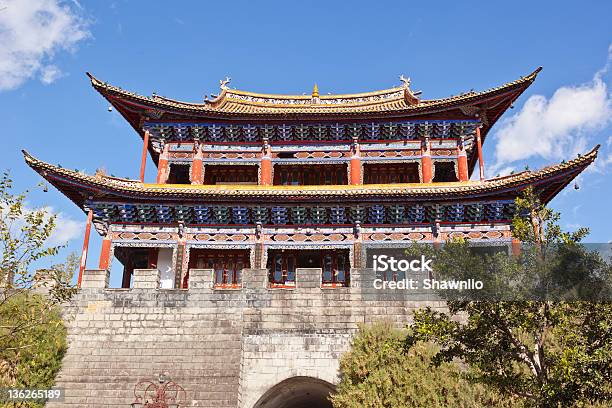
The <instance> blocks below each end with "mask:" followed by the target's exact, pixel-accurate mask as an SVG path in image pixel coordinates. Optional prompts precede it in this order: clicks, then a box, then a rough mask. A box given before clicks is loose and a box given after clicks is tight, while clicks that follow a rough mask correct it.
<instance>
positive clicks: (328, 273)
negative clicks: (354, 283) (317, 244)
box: [321, 251, 348, 286]
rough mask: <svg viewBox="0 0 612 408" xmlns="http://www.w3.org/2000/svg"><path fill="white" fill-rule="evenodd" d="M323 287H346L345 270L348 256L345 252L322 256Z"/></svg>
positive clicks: (331, 252)
mask: <svg viewBox="0 0 612 408" xmlns="http://www.w3.org/2000/svg"><path fill="white" fill-rule="evenodd" d="M322 258H323V260H322V264H323V265H322V266H323V267H322V273H323V276H322V280H321V281H322V284H323V286H347V283H348V282H347V279H346V275H347V273H346V270H347V265H348V254H346V251H329V252H327V251H326V252H323V254H322Z"/></svg>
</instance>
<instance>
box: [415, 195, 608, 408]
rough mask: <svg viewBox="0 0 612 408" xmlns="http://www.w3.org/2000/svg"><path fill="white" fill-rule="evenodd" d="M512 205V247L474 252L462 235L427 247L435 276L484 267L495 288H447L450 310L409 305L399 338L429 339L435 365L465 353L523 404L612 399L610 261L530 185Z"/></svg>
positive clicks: (474, 368)
mask: <svg viewBox="0 0 612 408" xmlns="http://www.w3.org/2000/svg"><path fill="white" fill-rule="evenodd" d="M516 204H517V214H518V215H517V217H516V218H515V220H514V223H513V233H514V235H515V236H516V237H517V238H519V239H520V240H521V241H522V242H523V243H524V244H525V245H524V246H523V249H522V251H521V254H520V255H519V256H511V257H509V256H506V255H502V254H499V253H498V254H494V255H488V256H484V257H480V256H476V255H474V253H473V252H472V251H471V249H470V246H469V243H467V242H449V243H447V244H446V245H444V246H443V247H442V248H441V249H439V250H436V251H433V252H434V253H432V257H433V258H434V260H433V265H434V271H435V273H436V274H438V275H439V276H442V277H449V276H452V277H459V278H465V277H469V276H474V277H485V276H489V280H488V281H487V283H489V284H490V285H489V286H491V287H492V288H493V289H492V291H491V292H489V293H487V294H486V296H485V300H483V299H474V297H475V296H474V297H471V295H473V293H470V292H469V291H468V292H464V293H460V292H458V293H451V294H447V296H446V298H447V300H448V312H438V311H433V310H431V309H425V310H419V311H417V312H415V314H414V323H413V324H412V325H411V328H410V329H411V333H410V335H409V336H408V338H407V341H406V345H407V346H408V347H411V346H413V345H414V344H417V342H419V341H432V342H435V343H436V344H437V345H438V346H439V347H440V350H439V352H438V353H436V355H435V356H434V357H433V362H434V363H435V364H442V363H443V362H448V361H453V360H460V361H463V362H464V363H465V364H467V365H468V366H469V367H470V373H471V378H472V379H473V380H475V381H477V382H479V383H481V384H485V385H487V386H490V387H492V388H493V389H496V390H497V391H499V392H501V393H503V394H507V395H512V396H517V397H520V398H521V401H522V404H523V405H525V406H538V407H561V406H562V407H566V406H586V404H591V403H607V402H609V401H612V303H610V302H609V299H610V290H609V288H610V270H611V267H610V263H609V262H606V261H605V260H604V259H602V258H601V257H600V256H599V254H597V253H594V252H589V251H588V250H587V249H586V248H584V247H583V246H582V245H580V244H579V242H580V240H581V239H582V238H583V237H584V236H585V235H586V234H587V233H588V231H587V230H586V229H580V230H578V231H577V232H575V233H567V232H563V231H562V230H561V228H560V227H559V225H558V221H559V214H558V213H556V212H554V211H552V210H550V209H548V208H546V207H545V206H543V205H542V204H541V202H540V200H539V198H538V197H537V195H536V194H534V192H533V191H532V190H528V191H526V192H525V194H524V195H523V196H522V197H521V198H519V199H517V200H516ZM496 293H497V295H498V296H499V295H500V294H504V297H502V298H501V299H497V300H495V299H494V296H495V294H496Z"/></svg>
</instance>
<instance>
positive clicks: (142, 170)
mask: <svg viewBox="0 0 612 408" xmlns="http://www.w3.org/2000/svg"><path fill="white" fill-rule="evenodd" d="M148 150H149V131H148V130H145V132H144V141H143V144H142V159H141V160H140V182H141V183H144V177H145V168H146V167H147V153H148Z"/></svg>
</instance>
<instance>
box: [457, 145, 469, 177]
mask: <svg viewBox="0 0 612 408" xmlns="http://www.w3.org/2000/svg"><path fill="white" fill-rule="evenodd" d="M457 173H459V174H458V175H459V181H468V164H467V155H466V153H465V149H464V148H463V141H459V145H458V146H457Z"/></svg>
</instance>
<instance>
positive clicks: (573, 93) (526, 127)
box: [493, 47, 612, 169]
mask: <svg viewBox="0 0 612 408" xmlns="http://www.w3.org/2000/svg"><path fill="white" fill-rule="evenodd" d="M611 58H612V47H611V48H610V49H609V50H608V61H607V63H606V66H605V67H604V68H603V69H602V70H600V71H598V72H597V73H596V74H595V75H594V77H593V80H592V81H590V82H588V83H586V84H582V85H579V86H563V87H561V88H559V89H557V90H556V91H555V93H554V94H553V95H552V96H551V97H550V98H546V97H545V96H542V95H533V96H531V97H529V99H527V101H526V102H525V104H524V105H523V107H522V109H521V110H520V111H519V112H518V113H516V114H514V115H513V116H511V117H510V118H508V119H507V120H505V121H503V122H502V123H501V126H500V128H499V130H498V131H497V132H496V134H495V139H496V140H497V145H496V147H495V157H496V162H495V164H494V166H493V169H500V168H502V167H506V166H507V164H508V163H512V162H515V161H517V160H524V159H528V158H530V157H541V158H544V159H548V160H550V159H556V160H559V159H566V158H569V157H574V156H576V154H578V153H583V152H584V151H585V150H586V149H587V148H588V147H589V143H588V133H587V132H589V131H594V130H598V129H603V128H604V127H605V126H607V125H608V124H610V123H611V121H612V102H611V96H610V92H609V90H608V86H607V84H606V82H605V81H604V76H605V74H606V73H607V72H608V68H609V65H610V60H611Z"/></svg>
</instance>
